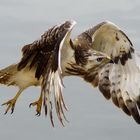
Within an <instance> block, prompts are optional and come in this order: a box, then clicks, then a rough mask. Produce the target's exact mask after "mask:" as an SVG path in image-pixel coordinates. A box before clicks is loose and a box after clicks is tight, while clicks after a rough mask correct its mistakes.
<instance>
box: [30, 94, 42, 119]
mask: <svg viewBox="0 0 140 140" xmlns="http://www.w3.org/2000/svg"><path fill="white" fill-rule="evenodd" d="M31 106H36V115H37V116H40V115H41V108H42V94H41V95H40V97H39V99H38V101H35V102H33V103H31V104H30V105H29V107H31Z"/></svg>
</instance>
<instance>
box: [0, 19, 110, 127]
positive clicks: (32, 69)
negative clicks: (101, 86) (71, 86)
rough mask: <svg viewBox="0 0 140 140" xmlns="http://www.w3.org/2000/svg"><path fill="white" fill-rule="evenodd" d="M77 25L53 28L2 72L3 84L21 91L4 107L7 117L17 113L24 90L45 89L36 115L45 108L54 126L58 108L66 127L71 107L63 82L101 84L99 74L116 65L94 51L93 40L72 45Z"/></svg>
mask: <svg viewBox="0 0 140 140" xmlns="http://www.w3.org/2000/svg"><path fill="white" fill-rule="evenodd" d="M75 24H76V22H75V21H71V20H70V21H65V22H64V23H62V24H59V25H55V26H53V27H51V28H50V29H48V30H47V31H46V32H45V33H44V34H43V35H42V36H41V38H40V39H39V40H36V41H34V42H33V43H31V44H28V45H26V46H24V47H23V48H22V53H23V56H22V58H21V60H20V61H19V62H18V63H16V64H12V65H10V66H8V67H6V68H4V69H2V70H0V83H1V84H4V85H7V86H17V87H18V88H19V91H18V92H17V94H16V95H15V97H13V98H12V99H11V100H9V101H7V102H5V103H3V105H7V109H6V111H5V114H6V113H7V112H8V111H9V110H11V113H13V111H14V108H15V104H16V101H17V99H18V97H19V96H20V94H21V93H22V92H23V90H25V89H26V88H28V87H30V86H41V92H40V97H39V99H38V100H37V101H35V102H33V103H31V104H30V106H36V113H37V114H36V115H38V116H39V115H40V114H41V108H42V105H43V106H44V111H45V115H47V114H49V117H50V120H51V123H52V126H54V122H53V115H52V111H53V109H52V107H53V106H55V109H56V114H57V116H58V119H59V120H60V122H61V123H62V125H64V123H63V119H65V120H66V117H65V114H64V109H65V110H67V107H66V105H65V103H64V99H63V96H62V88H63V81H62V78H63V77H65V76H70V75H77V76H80V77H83V78H84V79H85V80H87V81H90V82H93V83H94V85H96V84H97V83H98V81H97V80H96V79H97V73H98V72H99V71H100V70H101V69H102V68H103V67H104V66H105V65H106V64H109V63H112V60H111V58H110V56H108V54H106V53H103V52H99V51H97V50H95V49H94V48H92V46H91V44H92V43H93V42H92V39H91V37H90V36H89V39H88V38H85V39H86V40H85V41H86V42H85V45H83V44H82V42H79V43H78V42H77V41H72V39H71V38H70V35H71V31H72V29H73V27H74V25H75ZM87 35H88V34H87ZM82 37H84V36H82ZM83 39H84V38H83ZM79 41H80V40H79ZM77 43H78V44H77ZM86 43H87V44H86ZM53 99H54V100H53ZM53 104H55V105H53Z"/></svg>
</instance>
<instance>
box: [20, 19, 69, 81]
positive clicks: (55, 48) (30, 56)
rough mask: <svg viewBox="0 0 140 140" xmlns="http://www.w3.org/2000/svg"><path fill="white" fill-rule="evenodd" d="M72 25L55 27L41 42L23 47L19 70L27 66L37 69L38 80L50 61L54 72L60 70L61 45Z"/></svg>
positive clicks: (42, 37) (43, 36)
mask: <svg viewBox="0 0 140 140" xmlns="http://www.w3.org/2000/svg"><path fill="white" fill-rule="evenodd" d="M70 26H71V24H70V23H69V22H65V23H64V24H61V25H60V26H54V27H52V28H50V29H49V30H48V31H47V32H45V33H44V34H43V35H42V36H41V39H40V40H37V41H34V42H33V43H32V44H29V45H26V46H24V47H23V49H22V52H23V57H22V59H21V61H20V63H19V65H18V70H21V69H23V68H24V67H26V66H27V65H29V68H30V69H31V68H33V67H34V68H36V73H35V77H36V78H37V79H39V78H40V76H41V75H42V76H43V75H44V73H45V72H46V69H47V66H48V62H49V59H52V60H51V61H52V62H51V69H52V71H56V70H57V68H58V56H59V47H60V43H61V41H62V40H63V38H64V36H65V35H66V33H67V32H68V30H69V28H70Z"/></svg>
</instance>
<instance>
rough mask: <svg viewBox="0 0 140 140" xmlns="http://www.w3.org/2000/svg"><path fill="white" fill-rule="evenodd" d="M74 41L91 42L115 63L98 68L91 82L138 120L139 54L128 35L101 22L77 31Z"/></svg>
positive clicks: (107, 23)
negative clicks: (80, 32) (80, 31)
mask: <svg viewBox="0 0 140 140" xmlns="http://www.w3.org/2000/svg"><path fill="white" fill-rule="evenodd" d="M75 43H76V44H83V45H89V44H90V46H91V47H92V48H93V49H95V50H97V51H100V52H103V53H106V54H107V55H109V56H110V57H111V59H112V60H113V61H114V64H113V63H112V64H107V65H106V66H105V67H104V68H103V69H102V70H101V71H97V76H96V78H93V81H92V82H91V83H92V84H93V85H94V81H98V84H97V83H96V85H98V87H99V89H100V91H101V92H102V93H103V95H104V96H105V97H106V99H110V98H111V99H112V101H113V103H114V104H115V105H116V106H118V107H120V108H122V110H123V111H124V112H125V113H126V114H128V115H132V116H133V118H134V119H135V121H136V122H137V123H139V124H140V115H139V111H138V109H139V108H140V84H139V82H140V69H139V68H140V64H139V60H140V57H139V56H138V55H137V54H136V52H135V50H134V48H133V44H132V42H131V41H130V39H129V38H128V37H127V35H126V34H125V33H124V32H123V31H122V30H121V29H120V28H119V27H118V26H116V25H115V24H113V23H111V22H103V23H100V24H98V25H97V26H95V27H93V28H90V29H88V30H86V31H85V32H83V33H82V34H80V35H79V36H78V37H77V38H76V39H75ZM89 82H90V81H89Z"/></svg>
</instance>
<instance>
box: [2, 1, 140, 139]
mask: <svg viewBox="0 0 140 140" xmlns="http://www.w3.org/2000/svg"><path fill="white" fill-rule="evenodd" d="M68 19H74V20H76V21H77V25H76V26H75V28H74V30H73V32H72V37H73V38H74V37H75V36H76V35H78V34H79V33H81V32H82V31H84V30H85V29H87V28H89V27H91V26H94V25H96V24H98V23H100V22H102V21H105V20H109V21H112V22H114V23H115V24H117V25H118V26H119V27H120V28H121V29H122V30H123V31H124V32H125V33H126V34H127V35H128V36H129V38H130V39H131V41H132V42H133V44H134V47H135V48H136V50H137V51H140V38H139V37H140V26H139V25H140V1H139V0H133V1H132V0H0V68H4V67H6V66H8V65H9V64H12V63H16V62H18V61H19V60H20V58H21V48H22V47H23V46H24V45H25V44H28V43H31V42H32V41H34V40H35V39H38V38H39V37H40V35H41V34H42V33H43V32H44V31H46V30H47V29H48V28H49V27H51V26H53V25H55V24H57V23H61V22H62V21H64V20H68ZM64 83H65V87H66V88H65V89H64V98H65V100H66V104H67V106H68V108H69V111H68V112H67V113H66V115H67V118H68V120H69V123H65V124H66V126H65V127H64V128H63V127H62V126H61V125H60V123H59V122H58V120H57V118H56V116H55V128H52V127H51V124H50V121H49V119H48V118H45V116H44V114H42V116H40V117H36V116H35V108H31V109H29V103H31V102H33V101H35V100H37V99H38V97H39V92H40V89H39V88H36V87H31V88H29V89H27V90H26V91H24V93H23V94H22V95H21V96H20V98H19V100H18V102H17V104H16V108H15V112H14V114H12V115H11V114H10V113H8V114H7V115H3V114H4V110H5V107H0V140H9V139H10V140H78V139H79V140H93V139H94V140H112V139H113V140H119V139H120V140H132V139H133V140H135V139H139V137H140V126H139V125H138V124H136V123H135V122H134V120H133V119H132V118H130V117H128V116H126V115H125V114H124V113H123V112H122V111H121V110H120V109H118V108H117V107H115V106H114V105H113V104H112V102H111V101H107V100H105V99H104V97H103V96H102V95H101V93H100V92H99V91H98V89H93V88H92V87H91V86H90V85H89V84H87V83H85V82H84V81H83V80H81V79H80V78H76V77H68V78H65V80H64ZM16 92H17V89H16V88H13V87H8V88H7V87H5V86H1V87H0V104H2V103H3V102H5V101H7V100H8V99H10V98H12V97H13V96H14V95H15V93H16Z"/></svg>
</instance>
